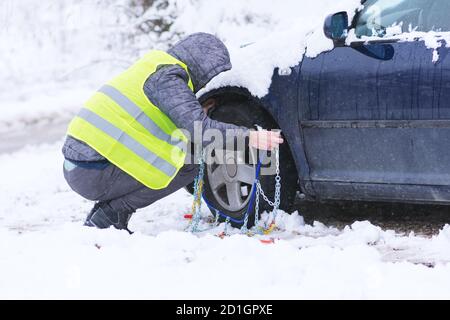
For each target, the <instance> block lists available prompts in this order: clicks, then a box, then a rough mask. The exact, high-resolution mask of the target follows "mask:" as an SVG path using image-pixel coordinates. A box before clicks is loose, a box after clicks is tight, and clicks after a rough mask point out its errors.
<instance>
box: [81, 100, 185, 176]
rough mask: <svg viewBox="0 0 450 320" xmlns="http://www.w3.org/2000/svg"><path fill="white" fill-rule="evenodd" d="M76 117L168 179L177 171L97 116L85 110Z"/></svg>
mask: <svg viewBox="0 0 450 320" xmlns="http://www.w3.org/2000/svg"><path fill="white" fill-rule="evenodd" d="M78 117H80V118H81V119H84V120H86V121H87V122H89V123H90V124H92V125H93V126H94V127H96V128H97V129H100V130H101V131H103V132H104V133H105V134H107V135H108V136H110V137H111V138H113V139H114V140H116V141H119V142H120V143H122V144H123V145H124V146H125V147H127V148H128V149H130V150H131V151H133V152H134V153H135V154H137V155H138V156H139V157H141V158H142V159H144V160H145V161H147V162H148V163H149V164H150V165H153V166H155V167H156V168H158V169H159V170H161V171H162V172H164V173H165V174H166V175H168V176H169V177H170V176H172V175H174V174H175V172H176V171H177V168H175V167H174V166H173V165H172V164H170V163H169V162H167V161H165V160H164V159H161V158H159V157H158V156H157V155H156V154H154V153H152V152H151V151H150V150H148V149H146V148H145V147H144V146H143V145H142V144H140V143H139V142H137V141H136V140H134V139H133V138H132V137H130V136H129V135H128V134H126V133H125V132H123V131H122V130H120V129H118V128H117V127H115V126H114V125H113V124H111V123H109V122H108V121H106V120H105V119H103V118H102V117H100V116H98V115H97V114H95V113H94V112H92V111H91V110H89V109H85V108H83V109H81V111H80V112H79V113H78Z"/></svg>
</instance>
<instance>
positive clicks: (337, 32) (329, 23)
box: [323, 11, 348, 42]
mask: <svg viewBox="0 0 450 320" xmlns="http://www.w3.org/2000/svg"><path fill="white" fill-rule="evenodd" d="M347 31H348V14H347V12H345V11H342V12H338V13H335V14H330V15H329V16H328V17H326V19H325V23H324V25H323V32H324V33H325V36H326V37H327V38H329V39H331V40H333V41H335V42H342V41H344V40H345V38H346V37H347Z"/></svg>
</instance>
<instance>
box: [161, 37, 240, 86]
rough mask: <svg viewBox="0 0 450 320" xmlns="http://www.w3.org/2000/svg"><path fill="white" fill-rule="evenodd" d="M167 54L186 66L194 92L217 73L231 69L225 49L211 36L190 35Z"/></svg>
mask: <svg viewBox="0 0 450 320" xmlns="http://www.w3.org/2000/svg"><path fill="white" fill-rule="evenodd" d="M167 53H169V54H170V55H172V56H174V57H175V58H177V59H178V60H181V61H182V62H184V63H185V64H186V65H187V67H188V70H189V75H190V76H191V79H192V83H193V85H194V92H198V91H199V90H200V89H202V88H203V87H204V86H205V85H206V84H207V83H208V82H209V81H211V79H213V78H214V77H215V76H217V75H218V74H219V73H221V72H224V71H227V70H230V69H231V62H230V54H229V53H228V49H227V47H226V46H225V44H224V43H223V42H222V41H220V40H219V39H218V38H217V37H215V36H213V35H212V34H208V33H202V32H201V33H194V34H191V35H190V36H188V37H186V38H184V39H182V40H180V41H179V42H177V43H176V44H175V45H174V46H173V47H172V48H170V49H169V50H168V51H167Z"/></svg>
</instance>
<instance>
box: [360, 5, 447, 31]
mask: <svg viewBox="0 0 450 320" xmlns="http://www.w3.org/2000/svg"><path fill="white" fill-rule="evenodd" d="M449 17H450V0H367V1H366V2H364V9H363V10H362V11H361V12H360V13H359V15H358V16H357V18H356V19H357V20H356V27H355V33H356V35H357V36H358V37H361V36H378V37H383V36H385V35H386V31H387V30H388V28H390V27H395V26H396V27H397V28H401V30H402V32H411V31H425V32H427V31H450V18H449Z"/></svg>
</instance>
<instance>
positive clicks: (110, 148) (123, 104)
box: [67, 51, 193, 189]
mask: <svg viewBox="0 0 450 320" xmlns="http://www.w3.org/2000/svg"><path fill="white" fill-rule="evenodd" d="M173 64H178V65H180V66H181V67H182V68H183V69H185V70H186V72H188V69H187V67H186V65H185V64H184V63H182V62H181V61H179V60H177V59H175V58H174V57H172V56H170V55H169V54H167V53H165V52H163V51H152V52H150V53H148V54H147V55H145V56H144V57H143V58H141V59H140V60H138V61H137V62H136V63H135V64H134V65H133V66H131V67H130V68H129V69H128V70H126V71H125V72H123V73H122V74H120V75H119V76H117V77H116V78H114V79H113V80H111V81H110V82H109V83H108V84H107V85H104V86H103V87H101V88H100V89H99V90H98V91H97V92H96V93H95V94H94V95H93V96H92V97H91V98H90V99H89V100H88V101H87V102H86V104H85V107H84V108H83V109H82V110H81V111H80V112H79V114H78V115H77V116H76V117H75V118H74V119H73V120H72V122H71V124H70V125H69V129H68V132H67V133H68V135H71V136H73V137H74V138H76V139H78V140H81V141H83V142H85V143H86V144H88V145H89V146H91V147H92V148H93V149H95V150H96V151H97V152H98V153H100V154H101V155H103V156H104V157H105V158H107V159H108V160H109V161H110V162H111V163H113V164H115V165H116V166H117V167H119V168H120V169H122V170H123V171H125V172H126V173H128V174H129V175H131V176H132V177H134V178H135V179H136V180H138V181H139V182H141V183H142V184H144V185H145V186H147V187H149V188H151V189H162V188H164V187H166V186H167V185H168V184H169V183H170V182H171V181H172V179H173V178H174V177H175V176H176V174H177V173H178V171H179V170H180V168H181V167H182V166H183V165H184V159H185V157H186V146H187V142H188V140H187V138H186V137H185V136H184V135H183V133H182V132H181V131H180V130H178V129H177V127H176V126H175V124H174V123H173V122H172V121H171V120H170V118H169V117H168V116H167V115H165V114H164V113H163V112H161V110H159V108H158V107H157V106H155V105H154V104H153V103H152V102H151V101H150V100H148V98H147V97H146V95H145V93H144V90H143V87H144V83H145V81H146V80H147V79H148V77H149V76H150V75H151V74H152V73H154V72H155V71H156V70H157V67H158V65H173ZM188 74H189V73H188ZM188 86H189V88H190V89H191V90H193V85H192V81H191V79H189V83H188Z"/></svg>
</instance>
